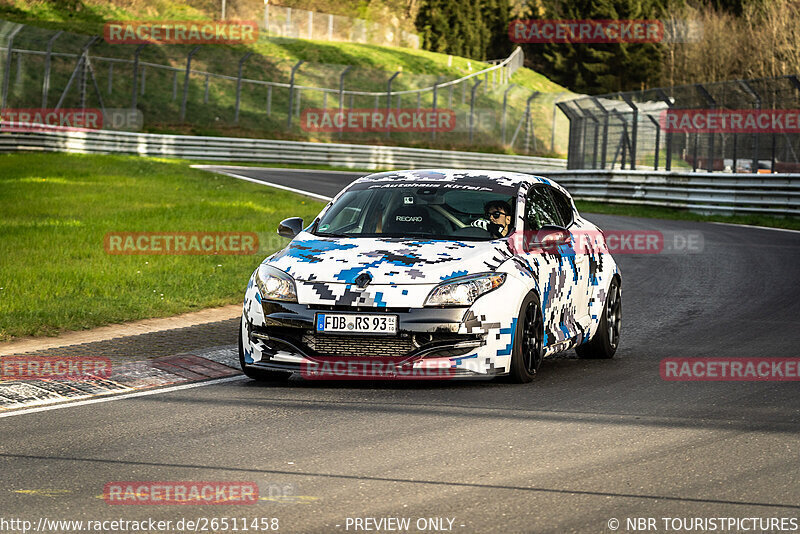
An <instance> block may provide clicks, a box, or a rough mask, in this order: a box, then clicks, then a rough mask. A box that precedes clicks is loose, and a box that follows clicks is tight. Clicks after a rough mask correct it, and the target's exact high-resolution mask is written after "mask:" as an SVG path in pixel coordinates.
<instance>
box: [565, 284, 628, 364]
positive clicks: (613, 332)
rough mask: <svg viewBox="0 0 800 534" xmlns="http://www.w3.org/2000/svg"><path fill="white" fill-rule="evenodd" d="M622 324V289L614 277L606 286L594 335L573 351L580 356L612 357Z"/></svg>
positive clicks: (615, 350)
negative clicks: (606, 290)
mask: <svg viewBox="0 0 800 534" xmlns="http://www.w3.org/2000/svg"><path fill="white" fill-rule="evenodd" d="M621 325H622V291H621V290H620V287H619V280H618V279H617V278H616V277H614V279H613V280H611V285H609V287H608V295H606V302H605V306H604V307H603V315H602V317H600V325H599V326H598V327H597V332H595V334H594V337H592V339H591V340H589V342H588V343H584V344H583V345H579V346H578V347H576V348H575V352H577V353H578V356H580V357H581V358H602V359H608V358H613V357H614V353H615V352H617V346H618V345H619V333H620V326H621Z"/></svg>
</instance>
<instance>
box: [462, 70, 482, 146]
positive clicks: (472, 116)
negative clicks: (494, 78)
mask: <svg viewBox="0 0 800 534" xmlns="http://www.w3.org/2000/svg"><path fill="white" fill-rule="evenodd" d="M481 82H483V80H480V79H479V80H478V81H477V82H475V85H473V86H472V94H471V95H470V99H469V144H472V131H473V129H474V126H475V91H477V90H478V86H479V85H480V84H481ZM464 87H466V86H464Z"/></svg>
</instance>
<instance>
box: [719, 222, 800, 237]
mask: <svg viewBox="0 0 800 534" xmlns="http://www.w3.org/2000/svg"><path fill="white" fill-rule="evenodd" d="M709 222H710V223H711V224H721V225H723V226H738V227H739V228H758V229H759V230H775V231H776V232H792V233H794V234H800V230H791V229H789V228H772V227H771V226H756V225H754V224H736V223H726V222H717V221H709Z"/></svg>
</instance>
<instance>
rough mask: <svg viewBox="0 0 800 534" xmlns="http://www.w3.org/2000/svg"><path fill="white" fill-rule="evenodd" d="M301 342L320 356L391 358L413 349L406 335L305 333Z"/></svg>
mask: <svg viewBox="0 0 800 534" xmlns="http://www.w3.org/2000/svg"><path fill="white" fill-rule="evenodd" d="M303 343H304V344H306V345H307V346H308V347H309V348H310V349H311V350H313V351H314V352H316V353H317V354H319V355H320V356H350V357H366V358H375V357H385V358H393V357H399V356H404V355H406V354H407V353H409V352H411V351H412V350H414V345H413V344H412V343H411V338H408V337H388V336H357V335H352V336H351V335H348V336H335V335H325V334H305V335H304V336H303Z"/></svg>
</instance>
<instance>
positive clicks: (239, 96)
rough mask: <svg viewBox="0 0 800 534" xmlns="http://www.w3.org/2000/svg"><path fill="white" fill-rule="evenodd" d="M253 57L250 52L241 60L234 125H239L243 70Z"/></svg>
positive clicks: (237, 81) (237, 78)
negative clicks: (245, 63)
mask: <svg viewBox="0 0 800 534" xmlns="http://www.w3.org/2000/svg"><path fill="white" fill-rule="evenodd" d="M252 55H253V53H252V52H248V53H246V54H245V55H243V56H242V58H241V59H240V60H239V73H238V74H237V76H236V111H235V112H234V115H233V123H234V124H239V103H240V101H241V98H242V69H243V68H244V62H245V61H247V60H248V58H249V57H250V56H252Z"/></svg>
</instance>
